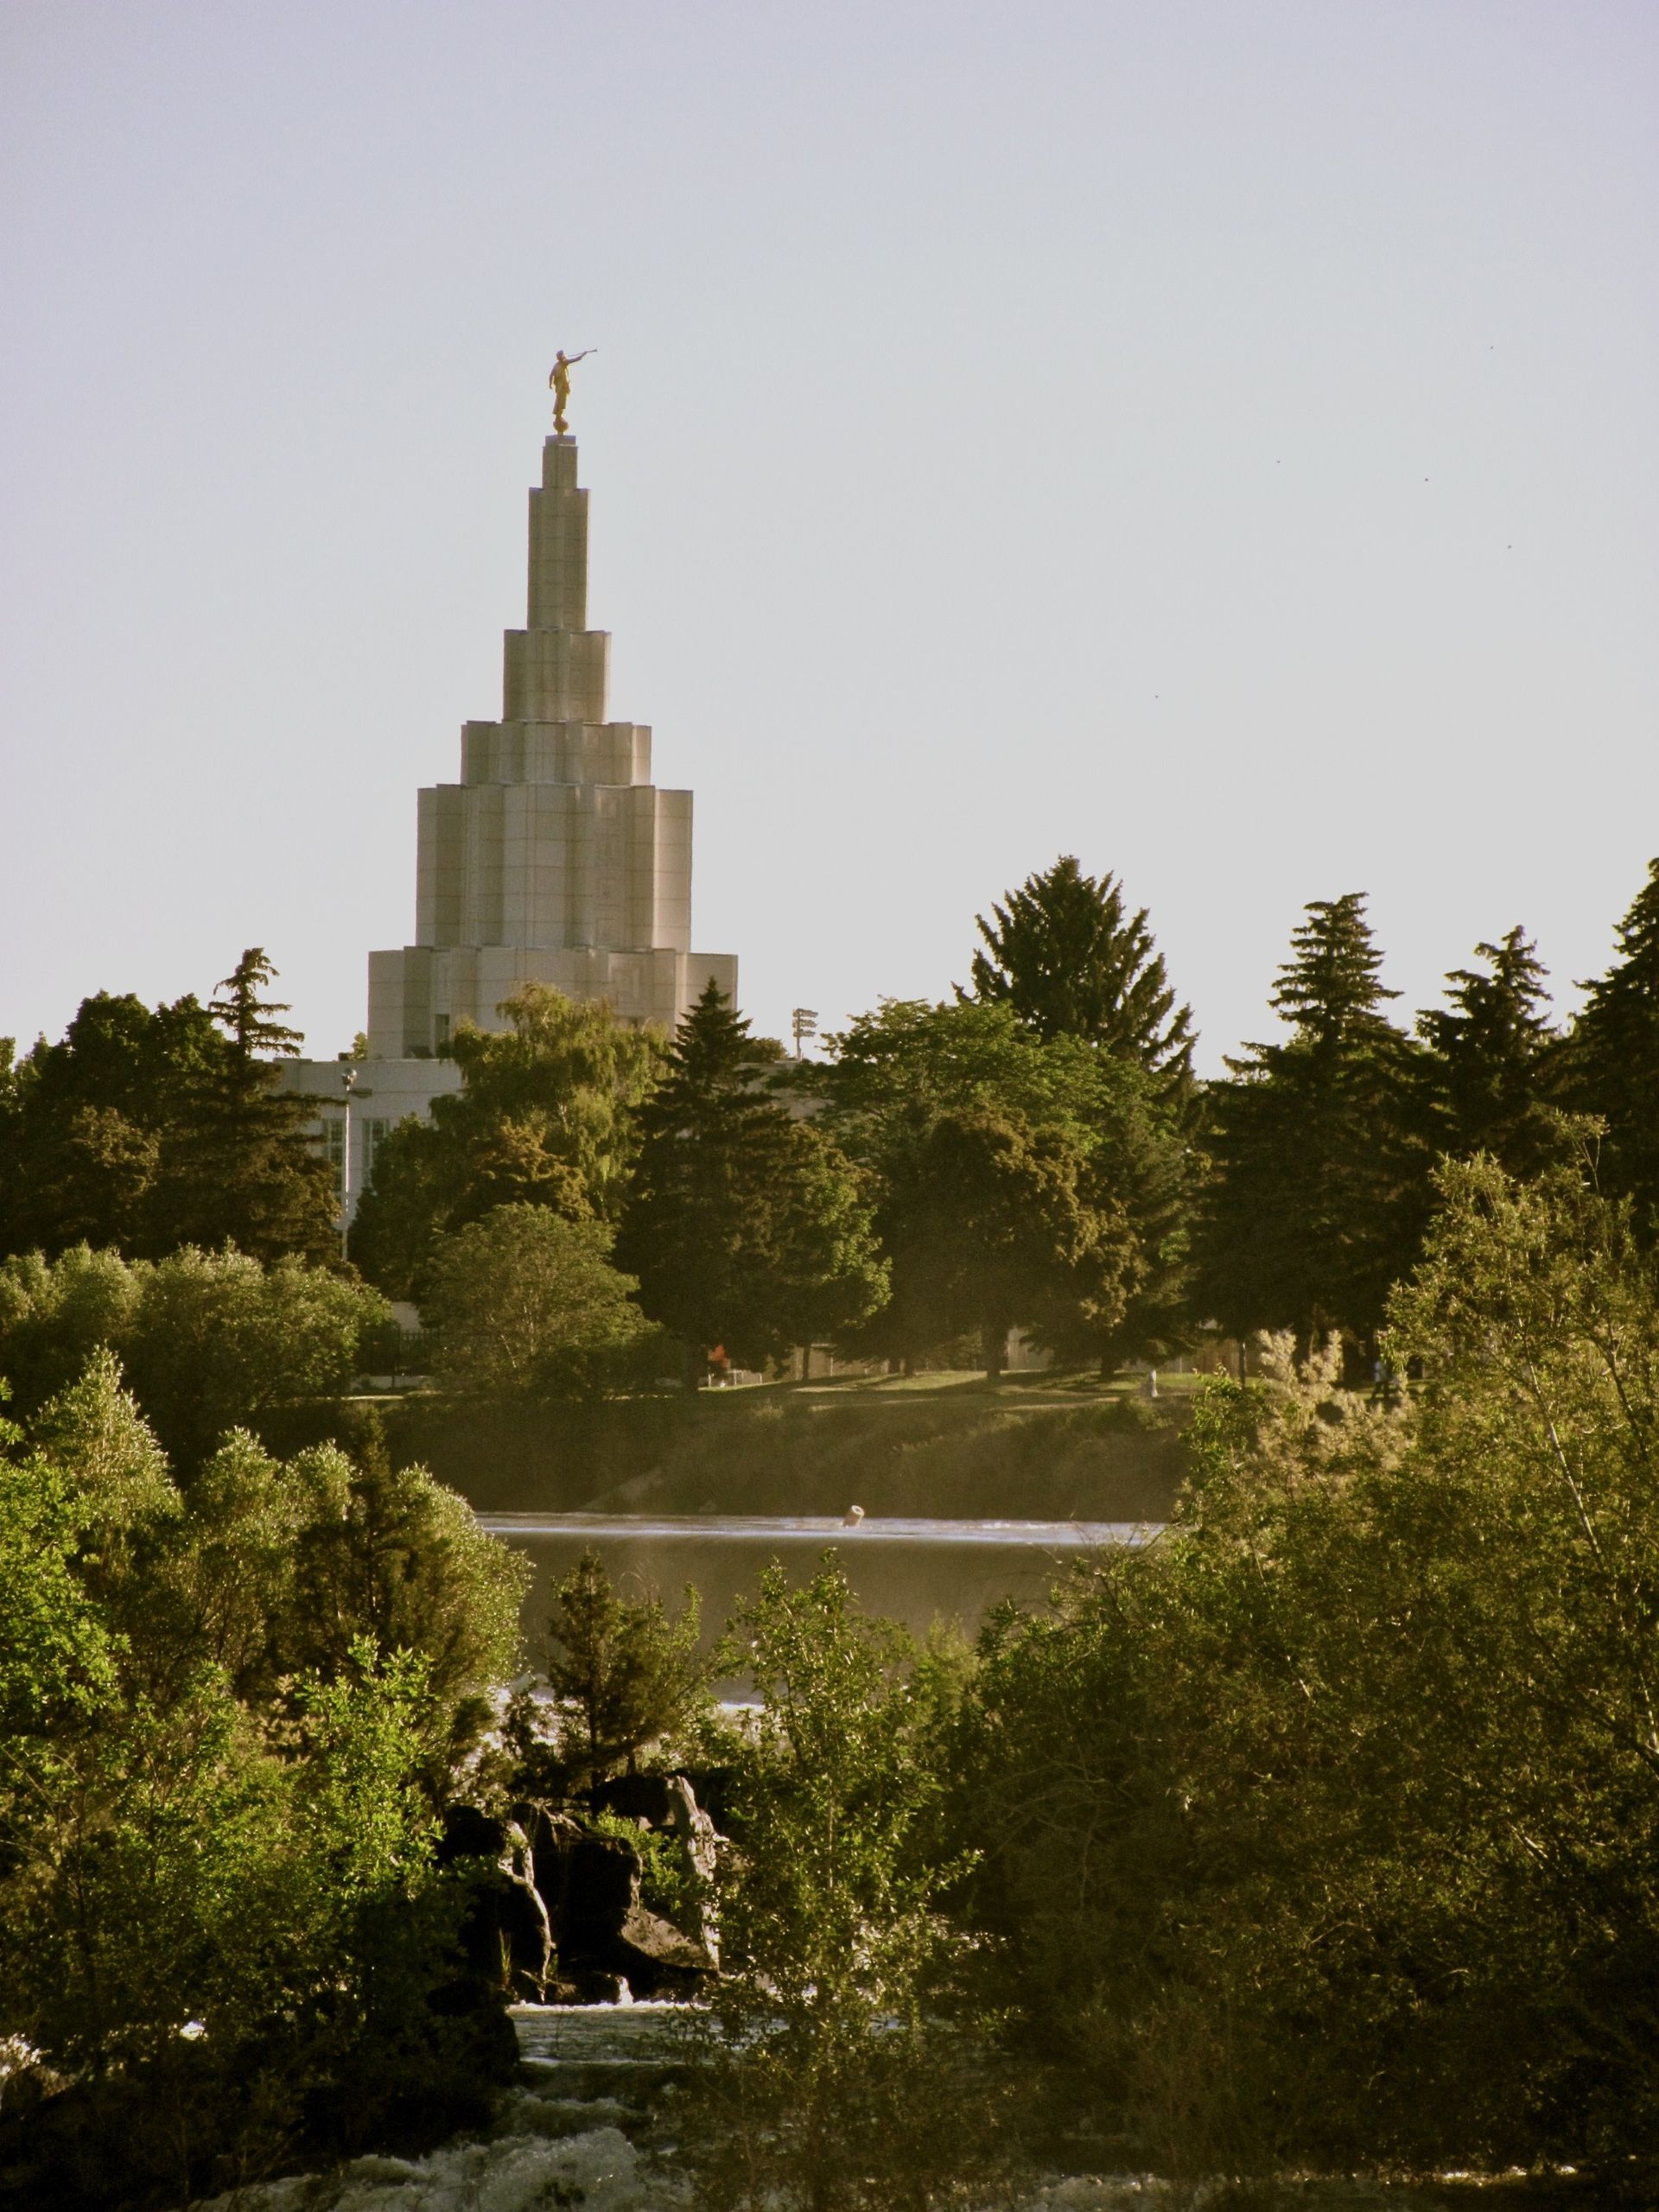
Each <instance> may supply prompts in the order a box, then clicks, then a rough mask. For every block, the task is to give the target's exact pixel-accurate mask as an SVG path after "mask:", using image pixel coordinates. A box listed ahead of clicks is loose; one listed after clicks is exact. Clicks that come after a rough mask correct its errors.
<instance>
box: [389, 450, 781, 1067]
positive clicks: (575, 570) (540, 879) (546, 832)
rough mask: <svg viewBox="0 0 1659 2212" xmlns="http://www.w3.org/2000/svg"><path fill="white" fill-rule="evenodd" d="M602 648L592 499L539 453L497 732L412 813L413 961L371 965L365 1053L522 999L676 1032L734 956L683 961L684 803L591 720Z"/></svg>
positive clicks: (466, 735) (495, 1016)
mask: <svg viewBox="0 0 1659 2212" xmlns="http://www.w3.org/2000/svg"><path fill="white" fill-rule="evenodd" d="M610 644H611V641H610V638H609V636H608V635H607V632H605V631H603V630H590V629H589V628H588V494H587V493H586V492H585V491H583V490H582V489H581V488H580V487H579V486H578V485H577V482H576V445H575V439H574V438H569V437H550V438H549V439H548V441H547V442H546V444H545V445H544V446H543V449H542V481H541V483H540V485H539V486H537V487H536V488H534V489H532V491H531V495H530V592H529V610H528V615H527V620H526V626H525V627H524V629H522V630H509V631H508V632H506V637H505V657H504V658H505V672H504V678H503V684H502V692H503V697H502V707H501V719H500V721H493V722H468V723H467V725H466V726H465V728H463V729H462V731H461V781H460V782H459V783H458V784H439V785H436V786H435V788H434V789H432V790H429V791H423V792H422V793H421V795H420V830H419V838H420V846H419V859H418V861H417V863H416V918H415V943H414V944H406V945H404V947H403V948H402V949H401V950H399V951H397V952H372V953H371V954H370V955H369V1031H368V1035H369V1051H370V1053H371V1054H372V1055H373V1056H376V1057H380V1058H405V1057H410V1056H416V1055H422V1054H424V1053H428V1052H434V1051H436V1050H437V1049H438V1048H439V1047H441V1046H442V1045H443V1043H444V1042H445V1040H446V1039H448V1036H449V1035H450V1034H451V1033H452V1032H453V1030H454V1027H456V1025H457V1024H458V1023H460V1022H462V1021H472V1022H475V1023H477V1025H478V1026H479V1027H480V1028H482V1029H499V1028H501V1027H503V1026H504V1024H503V1022H502V1020H501V1017H500V1015H499V1013H498V1012H497V1008H498V1007H499V1005H500V1003H501V1001H502V1000H503V999H505V998H507V997H508V996H510V995H511V994H512V992H513V991H515V990H517V989H518V987H519V986H520V985H521V984H523V983H526V982H540V983H550V984H552V985H553V987H554V988H556V989H557V990H561V991H563V992H565V993H566V994H567V995H569V997H571V998H578V999H606V1000H608V1001H609V1002H610V1004H611V1005H612V1007H614V1009H615V1010H616V1012H617V1013H618V1014H620V1015H621V1016H622V1017H623V1019H624V1020H628V1021H655V1022H660V1023H662V1024H663V1025H664V1027H667V1028H672V1027H674V1025H675V1023H676V1022H677V1020H679V1018H680V1016H681V1015H682V1014H683V1013H684V1012H685V1011H686V1009H687V1008H688V1007H690V1005H691V1003H692V1001H694V1000H695V999H696V997H697V996H698V995H699V994H700V993H701V992H702V988H703V987H704V986H705V984H707V983H708V982H709V980H710V979H711V978H712V979H713V980H714V981H715V982H716V983H718V984H719V986H720V988H721V990H722V991H725V992H727V993H728V995H731V996H733V997H735V996H736V993H737V962H736V959H735V957H734V956H733V955H731V954H729V953H720V952H694V951H693V950H692V949H691V794H690V791H659V790H658V787H657V785H655V784H653V783H652V780H651V732H650V730H649V729H647V728H645V727H644V726H643V725H642V724H640V723H639V722H615V721H607V719H606V689H607V675H608V670H609V660H610Z"/></svg>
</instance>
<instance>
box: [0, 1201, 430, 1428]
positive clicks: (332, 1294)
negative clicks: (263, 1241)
mask: <svg viewBox="0 0 1659 2212" xmlns="http://www.w3.org/2000/svg"><path fill="white" fill-rule="evenodd" d="M388 1318H389V1314H388V1309H387V1306H386V1303H385V1300H384V1299H383V1298H382V1297H381V1296H380V1294H379V1293H378V1291H372V1290H370V1289H368V1288H367V1287H365V1286H364V1285H363V1284H361V1283H357V1282H353V1281H349V1280H348V1279H346V1278H345V1277H342V1276H340V1275H337V1274H333V1273H332V1272H331V1271H329V1270H328V1269H327V1268H308V1267H305V1266H304V1265H302V1263H301V1262H299V1261H297V1260H293V1259H287V1260H278V1261H277V1262H276V1263H275V1264H274V1265H273V1266H271V1267H270V1268H265V1267H262V1266H261V1265H260V1263H259V1262H258V1261H257V1260H255V1259H251V1258H250V1257H249V1256H248V1255H247V1254H246V1253H244V1252H238V1251H235V1250H234V1249H229V1248H227V1249H225V1250H224V1251H220V1252H200V1251H197V1250H196V1249H194V1247H191V1246H186V1247H185V1248H184V1249H182V1250H181V1251H178V1252H174V1253H171V1254H169V1255H168V1257H167V1258H166V1259H163V1260H156V1261H150V1260H135V1261H130V1262H129V1261H124V1260H123V1259H121V1257H120V1256H119V1255H118V1254H117V1253H114V1252H93V1251H91V1250H89V1249H87V1248H86V1246H85V1245H82V1246H79V1247H77V1248H76V1249H73V1250H72V1251H68V1252H64V1253H62V1254H60V1255H59V1257H58V1258H57V1259H55V1260H54V1261H50V1262H48V1261H47V1260H44V1259H43V1258H42V1257H41V1255H40V1254H39V1253H28V1254H24V1255H18V1256H14V1257H13V1258H11V1259H10V1260H6V1261H3V1262H0V1374H3V1375H5V1376H7V1377H8V1378H9V1380H10V1383H11V1384H12V1386H13V1389H14V1390H15V1392H16V1402H17V1404H18V1405H19V1407H20V1408H22V1409H23V1410H24V1411H25V1412H29V1413H32V1412H34V1411H35V1409H36V1408H39V1407H40V1406H41V1405H43V1404H44V1403H45V1402H46V1401H47V1400H48V1398H50V1397H52V1396H53V1395H54V1394H55V1393H57V1392H58V1391H60V1390H62V1389H66V1388H67V1386H68V1385H69V1384H70V1383H72V1382H73V1380H74V1378H75V1376H77V1375H79V1373H80V1371H81V1370H82V1368H83V1367H84V1365H85V1363H86V1360H87V1358H88V1357H89V1356H90V1355H91V1354H92V1351H94V1350H96V1349H97V1348H98V1347H99V1346H100V1345H103V1346H107V1347H109V1348H111V1349H112V1350H113V1351H116V1352H117V1353H118V1354H119V1356H120V1357H121V1358H122V1360H123V1361H124V1363H125V1365H126V1367H127V1369H128V1370H129V1372H130V1376H131V1381H132V1386H133V1389H134V1390H135V1391H136V1393H137V1397H138V1399H139V1402H140V1403H141V1404H142V1405H143V1408H144V1412H145V1415H146V1418H147V1419H148V1420H149V1421H150V1422H151V1423H152V1424H153V1425H154V1426H155V1427H156V1431H157V1432H158V1433H159V1434H160V1436H161V1437H162V1441H163V1443H164V1444H165V1446H166V1447H167V1449H168V1452H169V1453H170V1454H171V1455H172V1456H173V1458H174V1459H175V1460H176V1461H177V1462H178V1463H179V1464H180V1465H181V1467H184V1468H186V1469H189V1468H194V1466H196V1465H199V1464H200V1461H201V1460H202V1459H204V1458H206V1456H207V1454H208V1453H209V1452H211V1451H213V1448H214V1446H216V1445H217V1444H218V1443H219V1440H220V1438H221V1437H222V1436H223V1435H224V1433H225V1432H226V1430H227V1429H230V1428H232V1427H237V1426H238V1425H240V1424H243V1423H246V1422H248V1421H253V1420H255V1419H257V1416H258V1415H259V1414H261V1413H263V1412H264V1411H265V1410H266V1409H267V1408H270V1407H271V1406H273V1405H278V1404H281V1403H283V1402H287V1401H291V1400H293V1399H296V1398H304V1397H315V1398H327V1397H333V1396H335V1395H338V1394H339V1393H340V1391H341V1390H343V1389H345V1387H346V1384H347V1383H348V1382H349V1381H350V1379H351V1377H352V1376H353V1374H354V1373H355V1372H356V1371H357V1368H358V1365H359V1347H360V1345H361V1344H362V1342H363V1339H364V1338H365V1336H366V1335H367V1334H368V1333H369V1332H372V1330H374V1329H376V1328H378V1327H382V1326H384V1325H385V1323H386V1321H387V1319H388Z"/></svg>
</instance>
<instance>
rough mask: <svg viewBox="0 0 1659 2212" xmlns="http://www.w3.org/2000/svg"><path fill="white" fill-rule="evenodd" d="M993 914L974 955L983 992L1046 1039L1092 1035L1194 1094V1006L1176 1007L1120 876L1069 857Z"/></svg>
mask: <svg viewBox="0 0 1659 2212" xmlns="http://www.w3.org/2000/svg"><path fill="white" fill-rule="evenodd" d="M991 912H992V915H993V917H994V919H992V920H991V921H989V922H988V921H987V920H986V919H985V918H984V916H983V915H980V916H979V917H978V918H977V927H978V930H979V933H980V936H981V937H982V938H983V940H984V944H985V951H983V952H976V953H975V955H974V958H973V988H974V995H975V996H976V998H978V999H979V1000H981V1001H983V1002H984V1003H986V1004H992V1005H994V1004H1006V1005H1007V1006H1010V1007H1012V1008H1013V1009H1014V1013H1015V1014H1018V1015H1019V1017H1020V1020H1021V1021H1023V1022H1025V1023H1026V1024H1027V1026H1028V1027H1030V1028H1032V1029H1033V1030H1034V1031H1035V1032H1036V1033H1037V1035H1038V1036H1039V1037H1042V1038H1051V1037H1060V1036H1065V1037H1081V1038H1084V1039H1086V1040H1087V1042H1089V1043H1090V1044H1091V1045H1098V1046H1102V1047H1103V1049H1104V1050H1105V1051H1107V1052H1113V1053H1116V1055H1118V1056H1119V1057H1120V1058H1124V1059H1129V1060H1133V1061H1135V1062H1136V1063H1137V1064H1138V1065H1140V1066H1141V1067H1143V1068H1145V1069H1146V1070H1147V1073H1148V1074H1150V1075H1154V1076H1157V1077H1160V1078H1161V1079H1162V1080H1163V1082H1164V1083H1165V1084H1166V1085H1167V1086H1168V1088H1169V1089H1170V1090H1171V1091H1172V1092H1173V1093H1174V1094H1176V1095H1177V1096H1180V1097H1185V1094H1187V1093H1188V1092H1190V1090H1191V1088H1192V1043H1193V1037H1192V1010H1191V1008H1190V1007H1184V1006H1183V1007H1177V1006H1176V1004H1175V994H1174V992H1173V990H1172V989H1171V988H1170V986H1169V982H1168V980H1167V978H1166V975H1165V973H1164V961H1163V955H1162V954H1161V953H1160V952H1159V951H1158V950H1156V949H1155V947H1154V943H1153V937H1152V931H1151V930H1150V929H1149V928H1148V927H1147V910H1146V908H1145V907H1144V906H1142V907H1141V909H1140V911H1139V912H1137V913H1135V914H1133V915H1128V916H1126V915H1125V913H1124V911H1123V893H1122V886H1121V885H1120V884H1119V882H1118V881H1117V879H1116V877H1115V876H1113V875H1110V874H1107V875H1103V876H1101V877H1099V878H1098V879H1096V878H1095V877H1094V876H1091V875H1084V873H1083V871H1082V869H1081V868H1079V867H1078V865H1077V861H1076V860H1075V859H1073V858H1072V857H1071V855H1065V857H1064V858H1062V859H1060V860H1058V861H1055V862H1054V864H1053V866H1052V868H1046V869H1045V870H1044V871H1043V873H1042V874H1040V875H1032V876H1028V877H1027V879H1026V881H1025V882H1024V883H1023V884H1022V885H1021V886H1020V889H1019V890H1017V891H1011V892H1009V893H1008V894H1007V899H1006V900H1005V901H1004V902H1003V903H1002V904H1001V905H1000V906H993V907H992V908H991ZM987 956H988V957H987Z"/></svg>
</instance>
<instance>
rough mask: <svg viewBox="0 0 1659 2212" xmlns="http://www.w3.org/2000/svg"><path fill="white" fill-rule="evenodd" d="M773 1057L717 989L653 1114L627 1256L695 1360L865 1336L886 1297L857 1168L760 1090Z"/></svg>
mask: <svg viewBox="0 0 1659 2212" xmlns="http://www.w3.org/2000/svg"><path fill="white" fill-rule="evenodd" d="M769 1065H772V1054H771V1053H770V1052H767V1051H766V1050H765V1049H764V1048H760V1047H757V1046H756V1044H755V1042H754V1040H753V1039H751V1037H750V1034H749V1025H748V1023H747V1021H746V1020H743V1019H742V1018H741V1016H740V1015H739V1014H736V1013H735V1012H734V1010H733V1008H732V1006H731V1002H730V1001H729V1000H728V998H727V997H726V995H724V993H723V992H721V990H720V989H719V988H718V987H717V986H716V985H715V984H714V983H712V982H711V983H710V984H709V986H708V988H706V989H705V990H704V992H703V994H702V997H701V998H700V999H699V1000H698V1001H697V1002H696V1005H695V1006H694V1007H692V1009H691V1011H690V1013H689V1014H687V1016H686V1018H685V1020H683V1022H682V1023H681V1024H680V1027H679V1030H678V1033H677V1035H676V1038H675V1040H674V1044H673V1047H672V1049H671V1052H670V1054H669V1057H668V1062H667V1065H666V1068H665V1070H664V1075H663V1079H662V1082H661V1084H659V1085H658V1089H657V1090H656V1091H655V1093H654V1094H653V1095H652V1098H651V1100H650V1101H649V1103H647V1105H646V1106H645V1108H644V1109H643V1110H642V1112H641V1115H640V1122H639V1126H640V1147H639V1160H638V1164H637V1166H636V1169H635V1173H634V1182H633V1187H632V1192H631V1194H630V1197H629V1199H628V1204H627V1207H626V1211H625V1213H624V1215H623V1218H622V1225H621V1230H620V1234H619V1236H618V1238H617V1260H618V1262H619V1264H620V1266H622V1267H624V1268H626V1269H627V1270H628V1271H629V1272H630V1273H631V1274H634V1275H636V1276H637V1277H638V1279H639V1302H640V1304H641V1306H643V1307H644V1309H645V1312H646V1313H648V1314H649V1315H650V1316H651V1317H652V1319H653V1320H657V1321H660V1322H661V1323H662V1324H663V1325H664V1326H665V1327H666V1328H668V1329H670V1330H671V1331H672V1332H673V1333H674V1334H675V1336H677V1338H679V1339H680V1341H681V1342H682V1343H683V1344H684V1345H686V1346H687V1347H688V1350H689V1351H690V1355H691V1357H692V1359H693V1363H694V1365H695V1364H696V1363H700V1362H701V1360H702V1356H703V1355H704V1354H705V1353H706V1352H707V1351H709V1350H710V1349H712V1348H713V1347H714V1346H715V1345H717V1344H718V1345H721V1346H723V1347H724V1349H725V1351H727V1353H728V1355H729V1356H730V1357H732V1358H733V1359H734V1360H736V1361H738V1362H740V1363H746V1364H747V1363H753V1364H754V1365H757V1366H758V1365H760V1363H762V1362H763V1361H765V1360H766V1358H768V1357H773V1356H775V1355H776V1354H777V1353H779V1352H780V1351H783V1350H785V1348H786V1347H788V1346H789V1345H791V1344H810V1343H811V1342H812V1341H813V1340H814V1339H815V1338H817V1337H820V1336H823V1335H827V1334H830V1333H832V1332H838V1331H840V1330H843V1329H847V1328H849V1327H851V1326H853V1325H855V1324H856V1323H857V1322H858V1321H859V1320H860V1319H861V1318H862V1316H863V1315H864V1314H865V1313H868V1311H869V1309H870V1307H871V1306H873V1305H874V1304H875V1303H876V1302H877V1301H878V1300H879V1299H880V1295H881V1293H882V1290H883V1288H884V1287H885V1281H884V1274H885V1271H884V1269H883V1268H882V1265H881V1262H880V1259H879V1257H878V1255H877V1253H876V1250H875V1247H874V1238H873V1235H872V1231H871V1226H870V1220H869V1212H868V1205H867V1203H866V1201H865V1198H864V1196H863V1193H862V1192H861V1188H860V1185H859V1183H858V1180H857V1179H856V1177H855V1174H854V1172H853V1170H852V1168H851V1167H850V1166H849V1164H848V1163H847V1161H846V1160H844V1159H843V1158H842V1155H841V1154H840V1153H839V1151H838V1150H837V1149H836V1147H835V1146H834V1145H833V1144H832V1143H831V1142H829V1140H828V1139H826V1138H825V1137H824V1136H823V1135H821V1134H820V1133H819V1131H818V1130H817V1129H816V1128H813V1127H812V1126H811V1125H810V1123H807V1122H802V1121H798V1120H796V1119H794V1118H793V1117H792V1116H791V1115H790V1114H789V1113H788V1112H787V1111H786V1110H785V1108H784V1107H782V1106H781V1105H779V1103H778V1102H777V1101H776V1100H775V1099H774V1098H772V1097H771V1096H768V1095H767V1094H766V1091H765V1090H763V1089H762V1087H761V1083H760V1077H761V1076H762V1074H763V1072H764V1071H765V1070H766V1067H767V1066H769Z"/></svg>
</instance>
